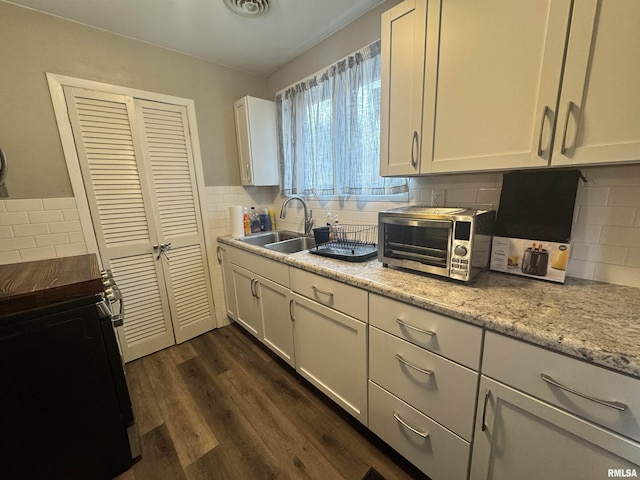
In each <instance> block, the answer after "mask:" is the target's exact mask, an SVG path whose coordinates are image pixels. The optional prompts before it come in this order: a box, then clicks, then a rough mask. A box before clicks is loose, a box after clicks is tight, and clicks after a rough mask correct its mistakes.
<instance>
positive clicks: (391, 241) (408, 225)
mask: <svg viewBox="0 0 640 480" xmlns="http://www.w3.org/2000/svg"><path fill="white" fill-rule="evenodd" d="M495 217H496V212H495V210H473V209H467V208H438V207H424V206H418V205H413V206H408V207H401V208H393V209H390V210H385V211H382V212H379V214H378V260H379V261H380V262H382V264H383V265H384V266H385V267H388V266H390V265H392V266H396V267H401V268H406V269H409V270H416V271H419V272H425V273H431V274H435V275H441V276H444V277H449V278H453V279H456V280H462V281H468V280H471V279H472V278H473V277H474V276H475V275H476V274H477V273H478V272H480V271H482V270H484V269H486V268H487V267H488V266H489V259H490V255H491V239H492V234H493V225H494V223H495Z"/></svg>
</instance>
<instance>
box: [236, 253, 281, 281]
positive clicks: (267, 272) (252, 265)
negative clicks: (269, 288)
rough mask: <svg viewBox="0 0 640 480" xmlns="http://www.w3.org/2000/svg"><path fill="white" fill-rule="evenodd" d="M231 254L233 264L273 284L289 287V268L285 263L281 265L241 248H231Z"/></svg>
mask: <svg viewBox="0 0 640 480" xmlns="http://www.w3.org/2000/svg"><path fill="white" fill-rule="evenodd" d="M229 253H230V255H229V260H230V261H231V263H233V264H235V265H238V266H240V267H242V268H246V269H247V270H249V271H251V272H253V273H257V274H258V275H261V276H263V277H264V278H267V279H269V280H271V281H272V282H276V283H279V284H280V285H283V286H285V287H288V286H289V267H288V266H287V265H285V264H284V263H279V262H276V261H275V260H271V259H270V258H265V257H261V256H260V255H258V254H256V253H251V252H247V251H245V250H240V249H239V248H229Z"/></svg>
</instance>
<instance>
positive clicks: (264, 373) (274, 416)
mask: <svg viewBox="0 0 640 480" xmlns="http://www.w3.org/2000/svg"><path fill="white" fill-rule="evenodd" d="M126 368H127V378H128V382H129V388H130V393H131V396H132V401H133V406H134V411H135V414H136V421H137V424H138V427H139V429H140V435H141V442H142V459H141V460H140V461H139V462H138V463H136V464H135V465H134V466H133V467H132V468H131V469H129V470H128V471H126V472H124V473H123V474H122V475H120V476H118V477H117V480H156V479H158V480H163V479H171V480H180V479H185V480H201V479H215V480H227V479H228V480H244V479H251V480H261V479H292V480H297V479H321V480H334V479H335V480H341V479H344V480H360V479H361V478H363V477H364V475H365V474H366V473H367V471H368V470H369V468H371V467H374V468H375V469H376V470H377V471H378V472H379V473H380V474H382V475H383V476H384V477H385V478H386V479H387V480H394V479H409V478H414V479H425V478H427V477H425V476H424V475H423V474H421V473H420V472H419V471H418V470H416V469H415V468H414V467H413V466H412V465H410V464H409V463H408V462H407V461H406V460H404V459H403V458H402V457H400V456H399V455H398V454H397V453H396V452H394V451H393V450H392V449H391V448H389V447H388V446H387V445H386V444H384V442H382V441H381V440H380V439H378V438H377V437H376V436H375V435H373V434H372V433H371V432H369V431H368V430H367V429H366V428H364V427H363V426H362V425H361V424H360V423H359V422H358V421H356V420H355V419H353V418H352V417H351V416H349V415H348V414H347V413H345V412H343V411H342V410H341V409H340V408H339V407H337V406H335V405H334V404H333V403H332V402H331V401H330V400H329V399H327V398H326V397H325V396H324V395H323V394H322V393H321V392H319V391H318V390H317V389H316V388H315V387H313V386H312V385H311V384H309V383H308V382H307V381H306V380H304V379H302V378H301V377H300V376H299V375H297V374H296V373H295V371H294V370H293V369H291V368H290V367H289V366H288V365H286V364H285V363H284V362H282V361H280V359H279V358H277V357H276V356H275V355H273V354H272V353H271V352H270V351H269V350H268V349H267V348H266V347H264V346H263V345H261V344H260V343H259V342H257V341H256V340H255V339H254V338H253V337H251V336H250V335H249V334H248V333H246V332H245V331H244V330H243V329H242V328H241V327H239V326H237V325H236V324H232V325H229V326H226V327H223V328H219V329H217V330H214V331H212V332H209V333H206V334H204V335H201V336H199V337H197V338H195V339H193V340H191V341H189V342H185V343H183V344H181V345H176V346H174V347H171V348H168V349H166V350H163V351H160V352H157V353H154V354H153V355H149V356H148V357H145V358H142V359H139V360H136V361H135V362H131V363H129V364H127V367H126Z"/></svg>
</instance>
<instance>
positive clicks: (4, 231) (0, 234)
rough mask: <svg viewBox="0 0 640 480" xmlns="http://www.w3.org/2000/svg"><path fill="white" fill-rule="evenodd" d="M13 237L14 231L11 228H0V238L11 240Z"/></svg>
mask: <svg viewBox="0 0 640 480" xmlns="http://www.w3.org/2000/svg"><path fill="white" fill-rule="evenodd" d="M14 228H15V227H14ZM13 236H14V231H13V229H12V228H11V227H9V226H6V227H5V226H3V227H0V238H13Z"/></svg>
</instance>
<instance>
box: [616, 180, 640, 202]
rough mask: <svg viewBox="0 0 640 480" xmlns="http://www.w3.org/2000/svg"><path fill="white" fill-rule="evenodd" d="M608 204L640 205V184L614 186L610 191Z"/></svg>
mask: <svg viewBox="0 0 640 480" xmlns="http://www.w3.org/2000/svg"><path fill="white" fill-rule="evenodd" d="M608 205H610V206H621V205H631V206H640V185H638V186H630V187H614V188H612V189H611V192H610V193H609V201H608Z"/></svg>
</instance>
